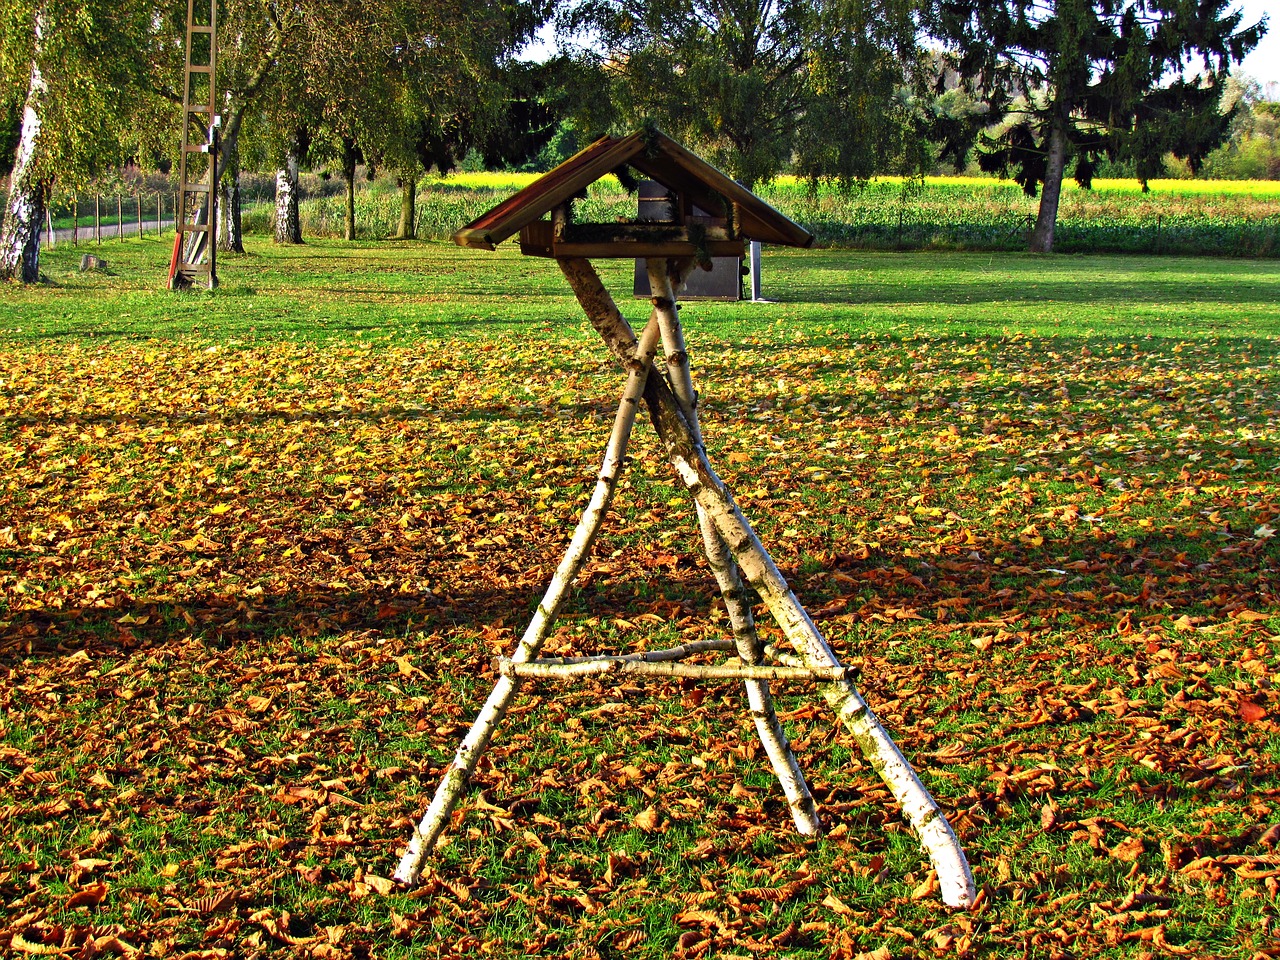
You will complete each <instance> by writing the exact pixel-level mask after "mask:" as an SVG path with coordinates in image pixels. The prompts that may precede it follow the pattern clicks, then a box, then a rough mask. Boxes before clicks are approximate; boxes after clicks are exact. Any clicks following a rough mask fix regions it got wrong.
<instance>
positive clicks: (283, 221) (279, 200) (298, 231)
mask: <svg viewBox="0 0 1280 960" xmlns="http://www.w3.org/2000/svg"><path fill="white" fill-rule="evenodd" d="M298 193H299V188H298V155H297V153H296V152H294V150H293V149H292V148H290V150H289V152H288V153H287V154H285V158H284V166H282V167H280V168H279V169H278V170H276V243H301V242H302V220H301V218H300V217H299V214H298Z"/></svg>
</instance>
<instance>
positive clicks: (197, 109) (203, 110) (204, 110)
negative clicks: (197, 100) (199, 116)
mask: <svg viewBox="0 0 1280 960" xmlns="http://www.w3.org/2000/svg"><path fill="white" fill-rule="evenodd" d="M212 109H213V108H212V107H187V113H208V112H209V111H210V110H212Z"/></svg>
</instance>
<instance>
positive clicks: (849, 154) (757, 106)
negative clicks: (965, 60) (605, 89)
mask: <svg viewBox="0 0 1280 960" xmlns="http://www.w3.org/2000/svg"><path fill="white" fill-rule="evenodd" d="M917 14H918V11H917V9H916V6H915V4H914V2H913V0H585V2H583V3H581V4H577V5H575V6H573V7H572V8H570V9H569V10H568V11H566V12H565V14H564V15H563V16H562V17H561V23H560V25H561V32H562V34H563V35H565V36H566V37H574V36H579V37H581V36H589V37H590V38H591V39H592V42H593V43H598V48H596V49H595V50H582V51H581V52H582V53H583V55H584V56H585V57H587V58H594V59H596V60H597V61H598V62H599V63H600V64H601V65H602V67H603V69H604V70H605V72H606V74H607V75H608V76H609V77H611V78H612V80H613V90H614V97H615V102H616V105H617V110H618V118H619V119H620V121H621V122H622V123H623V124H624V125H627V126H634V125H636V124H638V123H639V122H640V121H642V120H653V121H655V122H657V123H658V124H659V125H660V126H661V127H663V128H664V129H665V130H666V131H667V132H669V133H670V134H671V135H672V136H674V137H676V138H678V139H681V140H683V141H685V142H688V143H690V144H692V145H694V146H696V147H698V148H699V149H701V150H703V151H705V152H706V153H707V154H708V155H709V158H710V159H711V160H712V161H713V162H714V163H716V164H718V165H720V166H722V167H724V168H725V169H726V170H728V171H729V172H730V173H732V174H733V176H735V177H737V178H738V179H740V180H741V181H742V182H743V183H746V184H749V185H750V184H754V183H757V182H760V181H767V180H769V179H771V178H772V177H773V176H775V175H776V174H777V173H779V172H780V171H781V170H782V169H783V168H784V167H785V166H786V165H787V164H789V163H790V162H791V161H792V159H793V157H794V158H795V159H796V160H797V162H798V165H799V169H800V170H801V171H802V172H803V173H805V174H807V175H810V176H814V177H826V176H831V177H837V178H839V179H841V180H844V181H850V180H854V179H858V178H862V177H866V176H869V175H870V174H872V173H874V172H877V171H879V170H882V169H885V168H886V167H888V166H892V165H895V164H896V165H900V164H901V163H902V162H903V161H904V160H906V161H907V162H908V163H909V162H911V161H912V160H914V159H915V158H916V155H915V154H914V152H913V150H912V146H913V145H914V144H915V143H916V142H917V141H916V138H915V137H914V136H912V135H911V133H912V120H911V111H912V104H911V99H910V97H909V96H907V95H906V94H905V92H904V90H905V87H906V86H907V84H908V83H909V81H910V79H911V76H912V67H913V65H914V64H915V62H916V59H917V49H916V33H917V31H916V26H917V20H918V16H917Z"/></svg>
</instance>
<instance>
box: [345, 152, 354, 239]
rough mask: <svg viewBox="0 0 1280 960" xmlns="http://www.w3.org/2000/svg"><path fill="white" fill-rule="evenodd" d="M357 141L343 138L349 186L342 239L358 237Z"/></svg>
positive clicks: (347, 183) (346, 180)
mask: <svg viewBox="0 0 1280 960" xmlns="http://www.w3.org/2000/svg"><path fill="white" fill-rule="evenodd" d="M356 156H357V151H356V142H355V141H354V140H349V139H347V138H345V137H344V138H343V140H342V181H343V183H344V184H345V185H346V188H347V195H346V201H347V209H346V218H345V220H344V221H343V225H342V239H343V240H354V239H355V238H356Z"/></svg>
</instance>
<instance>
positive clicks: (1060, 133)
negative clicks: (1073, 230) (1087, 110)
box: [1030, 112, 1067, 253]
mask: <svg viewBox="0 0 1280 960" xmlns="http://www.w3.org/2000/svg"><path fill="white" fill-rule="evenodd" d="M1066 127H1067V121H1066V119H1065V118H1064V117H1062V116H1060V115H1059V114H1058V113H1057V112H1055V113H1054V115H1053V120H1052V121H1051V122H1050V126H1049V140H1048V143H1047V144H1046V146H1045V149H1046V151H1047V156H1046V158H1045V170H1044V189H1043V190H1041V191H1040V213H1039V215H1038V216H1037V217H1036V225H1035V229H1034V230H1032V231H1031V247H1030V249H1031V252H1032V253H1053V233H1054V228H1055V227H1056V226H1057V223H1058V201H1059V200H1060V199H1061V198H1062V174H1063V171H1064V170H1066V167H1067V129H1066Z"/></svg>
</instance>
